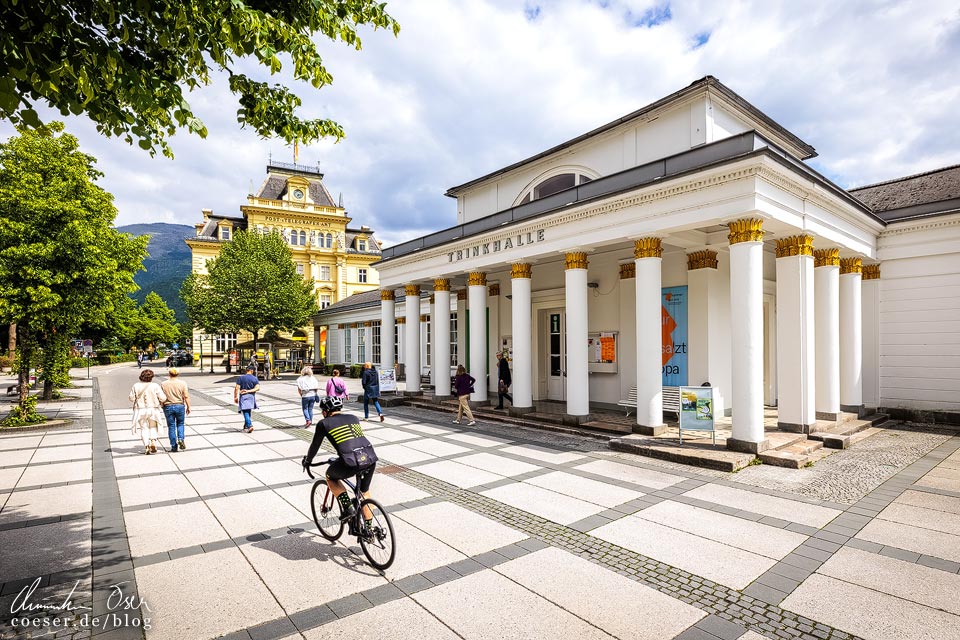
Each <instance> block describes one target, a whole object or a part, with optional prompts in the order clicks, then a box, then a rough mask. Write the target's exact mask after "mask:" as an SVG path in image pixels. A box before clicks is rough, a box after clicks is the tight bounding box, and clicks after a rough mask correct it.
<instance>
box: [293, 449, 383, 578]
mask: <svg viewBox="0 0 960 640" xmlns="http://www.w3.org/2000/svg"><path fill="white" fill-rule="evenodd" d="M337 460H338V458H330V459H328V460H326V461H324V462H315V463H313V464H311V465H308V466H306V467H304V469H305V470H306V472H307V475H309V476H310V478H311V479H314V475H313V472H312V471H310V467H320V466H323V465H326V464H330V463H333V462H336V461H337ZM342 482H343V483H344V484H346V485H347V487H348V491H349V492H350V493H351V494H352V495H353V497H352V498H351V500H350V503H351V504H352V505H353V510H354V515H353V516H352V517H351V518H349V519H348V520H347V521H344V520H341V519H340V507H339V504H338V502H337V499H336V498H335V497H334V495H333V492H331V491H330V488H329V487H328V486H327V482H326V479H324V478H319V479H317V481H316V482H314V483H313V489H311V491H310V509H311V510H312V511H313V521H314V522H316V523H317V527H318V528H319V529H320V535H322V536H323V537H324V538H326V539H327V540H331V541H333V540H338V539H339V538H340V536H341V535H343V529H344V527H345V526H346V525H349V528H350V535H352V536H356V537H357V541H358V542H359V543H360V548H361V549H362V550H363V555H365V556H366V557H367V560H369V561H370V564H371V565H372V566H373V567H374V568H376V569H379V570H380V571H384V570H385V569H387V568H389V567H390V565H391V564H393V559H394V557H396V554H397V542H396V538H395V537H394V535H393V523H391V522H390V516H388V515H387V511H386V509H384V508H383V506H382V505H381V504H380V503H379V502H377V501H376V500H373V499H371V498H364V497H363V495H362V494H361V493H360V492H359V491H357V484H359V482H360V478H359V475H358V476H357V478H356V481H355V482H350V481H349V480H343V481H342ZM368 520H369V521H370V524H369V525H368V524H367V521H368Z"/></svg>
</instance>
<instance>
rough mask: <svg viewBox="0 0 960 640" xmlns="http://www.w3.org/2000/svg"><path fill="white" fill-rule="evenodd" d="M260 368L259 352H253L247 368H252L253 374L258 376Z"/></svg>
mask: <svg viewBox="0 0 960 640" xmlns="http://www.w3.org/2000/svg"><path fill="white" fill-rule="evenodd" d="M259 368H260V362H258V361H257V354H256V353H251V354H250V362H248V363H247V369H251V370H252V371H253V375H254V376H256V375H257V370H258V369H259Z"/></svg>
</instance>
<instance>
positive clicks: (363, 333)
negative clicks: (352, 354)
mask: <svg viewBox="0 0 960 640" xmlns="http://www.w3.org/2000/svg"><path fill="white" fill-rule="evenodd" d="M366 361H367V328H366V327H360V328H359V329H357V362H366Z"/></svg>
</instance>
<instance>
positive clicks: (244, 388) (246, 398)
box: [233, 365, 260, 433]
mask: <svg viewBox="0 0 960 640" xmlns="http://www.w3.org/2000/svg"><path fill="white" fill-rule="evenodd" d="M256 372H257V370H256V369H254V368H253V367H252V366H250V365H247V372H246V373H245V374H243V375H242V376H240V377H239V378H237V383H236V384H235V385H234V386H233V401H234V402H236V403H237V409H238V410H239V411H240V413H242V414H243V432H244V433H250V432H251V431H253V418H252V417H251V416H250V412H251V411H253V410H254V409H259V407H258V406H257V391H260V381H259V380H257V376H256Z"/></svg>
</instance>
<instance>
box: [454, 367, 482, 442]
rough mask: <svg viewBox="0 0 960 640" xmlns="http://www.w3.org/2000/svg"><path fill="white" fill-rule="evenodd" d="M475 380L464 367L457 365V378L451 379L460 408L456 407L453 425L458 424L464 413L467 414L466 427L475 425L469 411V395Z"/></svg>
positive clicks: (475, 422)
mask: <svg viewBox="0 0 960 640" xmlns="http://www.w3.org/2000/svg"><path fill="white" fill-rule="evenodd" d="M474 382H476V379H475V378H474V377H473V376H471V375H470V374H469V373H467V369H466V367H464V366H463V365H462V364H461V365H457V377H456V378H454V379H453V390H454V393H456V394H457V401H458V402H459V403H460V406H459V407H457V417H456V419H455V420H454V421H453V422H454V424H460V418H461V417H462V416H463V414H464V413H466V414H467V421H468V422H467V426H468V427H472V426H473V425H475V424H477V421H476V420H474V419H473V412H472V411H470V394H471V393H473V383H474Z"/></svg>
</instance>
